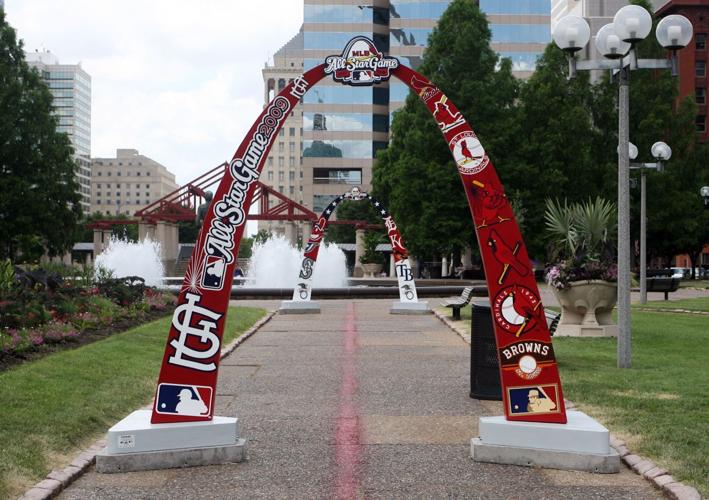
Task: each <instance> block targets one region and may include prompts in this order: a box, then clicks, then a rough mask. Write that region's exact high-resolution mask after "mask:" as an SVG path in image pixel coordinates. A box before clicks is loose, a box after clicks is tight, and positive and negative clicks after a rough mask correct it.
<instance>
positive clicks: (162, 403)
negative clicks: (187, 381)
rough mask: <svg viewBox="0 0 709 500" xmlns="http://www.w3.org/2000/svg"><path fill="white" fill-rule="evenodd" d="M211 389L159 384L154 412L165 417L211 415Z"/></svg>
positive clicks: (196, 386)
mask: <svg viewBox="0 0 709 500" xmlns="http://www.w3.org/2000/svg"><path fill="white" fill-rule="evenodd" d="M211 404H212V388H211V387H205V386H201V385H182V384H160V385H159V386H158V394H157V397H156V398H155V411H156V412H158V413H163V414H166V415H189V416H193V417H207V416H209V415H211V411H210V410H211V408H210V406H211Z"/></svg>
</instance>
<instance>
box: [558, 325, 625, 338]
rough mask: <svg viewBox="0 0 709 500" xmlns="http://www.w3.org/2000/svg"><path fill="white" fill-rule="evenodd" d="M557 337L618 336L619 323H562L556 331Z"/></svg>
mask: <svg viewBox="0 0 709 500" xmlns="http://www.w3.org/2000/svg"><path fill="white" fill-rule="evenodd" d="M554 336H555V337H617V336H618V325H562V324H559V325H557V327H556V331H555V332H554Z"/></svg>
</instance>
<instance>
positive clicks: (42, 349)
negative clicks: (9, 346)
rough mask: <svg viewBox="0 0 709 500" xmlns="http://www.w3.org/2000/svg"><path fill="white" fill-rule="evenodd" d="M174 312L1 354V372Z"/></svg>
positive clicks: (169, 309)
mask: <svg viewBox="0 0 709 500" xmlns="http://www.w3.org/2000/svg"><path fill="white" fill-rule="evenodd" d="M173 311H174V306H168V307H167V308H166V309H165V310H163V311H156V310H154V311H148V312H146V313H145V314H144V315H143V316H142V317H141V318H124V319H120V320H118V321H115V322H114V323H112V324H110V325H108V326H102V327H100V328H96V329H91V330H84V331H83V332H81V333H79V336H78V337H76V338H74V339H72V340H69V341H64V342H58V343H55V344H43V345H41V346H38V347H36V348H34V349H32V350H30V351H25V352H20V353H11V354H0V372H1V371H3V370H6V369H8V368H10V367H12V366H17V365H20V364H22V363H26V362H28V361H36V360H38V359H41V358H43V357H45V356H47V355H49V354H52V353H55V352H60V351H66V350H69V349H76V348H77V347H81V346H83V345H86V344H91V343H92V342H96V341H97V340H102V339H105V338H106V337H110V336H111V335H113V334H115V333H121V332H125V331H126V330H130V329H131V328H135V327H136V326H140V325H142V324H144V323H149V322H151V321H154V320H156V319H160V318H164V317H165V316H169V315H172V312H173ZM165 338H167V332H165Z"/></svg>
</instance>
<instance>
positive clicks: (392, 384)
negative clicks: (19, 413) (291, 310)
mask: <svg viewBox="0 0 709 500" xmlns="http://www.w3.org/2000/svg"><path fill="white" fill-rule="evenodd" d="M390 304H391V301H390V300H362V301H359V300H357V301H345V300H342V301H322V302H321V305H322V309H323V311H322V314H320V315H295V316H294V315H277V316H275V317H274V319H273V320H271V321H270V322H269V323H267V324H266V325H265V326H264V327H263V328H262V329H261V331H259V332H257V333H256V334H255V335H254V336H253V337H251V338H250V339H248V340H247V341H246V342H245V343H244V344H242V345H241V346H240V347H239V348H238V349H237V350H236V351H234V353H233V354H232V355H230V356H229V357H228V358H226V359H225V360H224V361H223V363H222V367H221V371H220V378H219V392H218V397H217V403H218V404H217V414H220V415H227V416H238V417H239V418H240V419H241V424H242V435H243V437H245V438H247V439H248V440H249V460H248V461H247V462H244V463H240V464H228V465H221V466H211V467H200V468H191V469H179V470H168V471H148V472H135V473H124V474H114V475H102V474H97V473H96V472H95V471H93V470H92V471H90V472H89V473H87V474H86V475H84V476H83V477H82V478H80V479H79V480H78V481H77V482H75V483H74V484H73V485H72V486H71V487H69V488H68V489H67V490H65V491H64V492H63V493H62V495H61V497H60V498H64V499H87V498H132V499H133V498H181V499H188V498H269V499H275V498H296V499H317V498H367V499H369V498H372V499H374V498H387V499H389V498H402V499H403V498H405V499H412V498H422V499H423V498H426V499H428V498H523V499H529V498H558V499H571V498H579V499H586V498H594V499H596V498H623V499H629V498H661V496H660V494H659V492H658V491H657V490H654V489H653V488H652V487H651V486H650V485H649V484H648V483H647V482H646V481H644V480H643V479H642V478H640V477H639V476H637V475H635V474H634V473H632V472H630V471H629V470H627V469H625V468H623V469H622V471H621V473H619V474H613V475H594V474H586V473H579V472H563V471H553V470H535V469H529V468H523V467H514V466H504V465H495V464H482V463H476V462H473V461H472V460H471V459H470V456H469V455H470V444H469V443H470V438H472V437H474V436H476V435H477V419H478V417H479V416H481V415H491V414H501V405H500V404H499V403H497V402H480V401H477V400H474V399H471V398H470V397H469V396H468V393H469V379H468V377H469V363H470V361H469V346H468V345H467V344H465V343H464V342H463V341H462V340H461V339H460V337H458V336H457V335H456V334H455V333H453V332H452V331H451V330H450V329H448V328H447V327H446V326H445V325H443V323H441V322H440V321H439V320H437V319H436V318H435V317H434V316H432V315H426V316H392V315H390V314H388V308H389V306H390Z"/></svg>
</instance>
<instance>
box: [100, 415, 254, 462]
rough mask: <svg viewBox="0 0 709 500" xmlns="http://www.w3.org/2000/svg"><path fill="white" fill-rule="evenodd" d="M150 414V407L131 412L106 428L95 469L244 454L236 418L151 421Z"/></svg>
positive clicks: (239, 457)
mask: <svg viewBox="0 0 709 500" xmlns="http://www.w3.org/2000/svg"><path fill="white" fill-rule="evenodd" d="M150 417H151V411H150V410H138V411H134V412H133V413H131V414H130V415H128V416H127V417H126V418H124V419H123V420H121V421H120V422H118V423H117V424H116V425H114V426H113V427H111V428H110V429H109V430H108V434H107V436H106V448H105V449H104V450H103V452H101V453H99V454H98V455H96V470H97V471H98V472H109V473H110V472H126V471H135V470H151V469H168V468H173V467H190V466H195V465H212V464H217V463H226V462H240V461H241V460H243V459H244V458H245V456H246V441H245V440H244V439H239V421H238V419H236V418H232V417H214V418H213V420H211V421H202V422H180V423H174V424H151V423H150Z"/></svg>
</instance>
